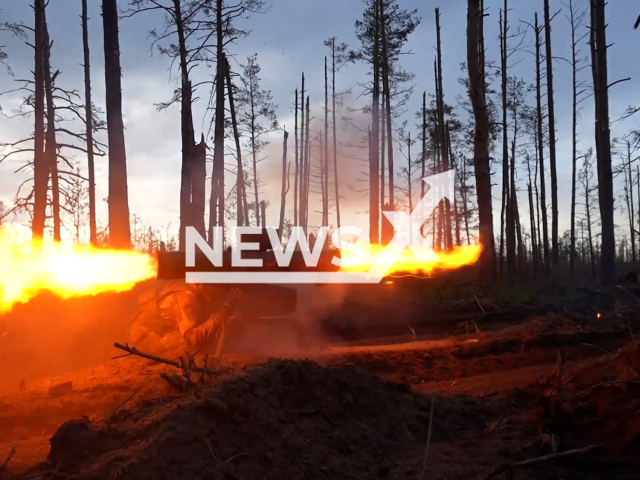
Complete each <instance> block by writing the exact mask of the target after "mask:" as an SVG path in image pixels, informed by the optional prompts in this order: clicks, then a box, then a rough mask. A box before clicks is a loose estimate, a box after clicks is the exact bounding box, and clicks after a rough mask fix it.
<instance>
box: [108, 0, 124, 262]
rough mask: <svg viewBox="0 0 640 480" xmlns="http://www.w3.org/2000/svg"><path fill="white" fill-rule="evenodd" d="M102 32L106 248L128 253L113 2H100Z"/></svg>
mask: <svg viewBox="0 0 640 480" xmlns="http://www.w3.org/2000/svg"><path fill="white" fill-rule="evenodd" d="M102 22H103V28H104V75H105V88H106V95H105V97H106V104H107V129H108V143H109V244H110V245H111V246H112V247H113V248H119V249H127V250H128V249H130V248H131V231H130V226H129V194H128V187H127V156H126V149H125V142H124V122H123V120H122V85H121V80H120V79H121V77H122V72H121V69H120V41H119V35H118V5H117V0H102Z"/></svg>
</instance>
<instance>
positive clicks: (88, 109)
mask: <svg viewBox="0 0 640 480" xmlns="http://www.w3.org/2000/svg"><path fill="white" fill-rule="evenodd" d="M88 24H89V17H88V13H87V0H82V50H83V54H84V65H83V67H84V101H85V107H84V109H85V116H84V121H85V125H86V136H87V167H88V170H89V241H90V242H91V245H95V244H96V180H95V179H96V174H95V165H94V159H93V107H92V102H91V59H90V55H89V25H88Z"/></svg>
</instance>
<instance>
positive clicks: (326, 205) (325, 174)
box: [322, 56, 329, 226]
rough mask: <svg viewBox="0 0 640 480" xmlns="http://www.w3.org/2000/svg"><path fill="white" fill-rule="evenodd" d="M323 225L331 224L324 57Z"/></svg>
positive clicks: (327, 73)
mask: <svg viewBox="0 0 640 480" xmlns="http://www.w3.org/2000/svg"><path fill="white" fill-rule="evenodd" d="M322 177H323V189H322V198H323V203H322V225H323V226H328V225H329V71H328V64H327V57H326V56H325V57H324V155H323V157H322Z"/></svg>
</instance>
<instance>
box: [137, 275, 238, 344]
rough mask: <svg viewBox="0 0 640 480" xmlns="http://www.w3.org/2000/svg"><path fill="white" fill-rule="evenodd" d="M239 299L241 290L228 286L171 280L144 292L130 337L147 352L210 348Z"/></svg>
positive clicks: (218, 338) (218, 336) (217, 338)
mask: <svg viewBox="0 0 640 480" xmlns="http://www.w3.org/2000/svg"><path fill="white" fill-rule="evenodd" d="M237 302H238V291H237V290H236V289H234V288H232V287H231V286H229V285H210V284H188V283H186V282H184V281H172V282H169V283H168V284H167V285H165V286H164V287H162V288H161V289H160V290H156V289H154V290H152V291H150V292H147V293H145V294H143V295H141V297H140V308H139V310H138V312H137V313H136V314H135V315H134V317H133V324H132V326H131V331H130V340H131V342H132V343H133V344H134V345H135V346H136V347H138V348H140V349H144V350H147V351H154V350H173V349H177V348H180V347H186V348H187V349H190V350H204V349H207V348H210V347H212V346H213V344H214V342H215V341H216V340H218V341H219V340H220V336H221V334H222V332H223V331H224V324H225V322H226V321H227V320H228V319H229V318H230V317H231V315H232V314H233V311H234V309H235V307H236V304H237ZM219 343H220V342H219Z"/></svg>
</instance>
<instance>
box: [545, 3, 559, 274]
mask: <svg viewBox="0 0 640 480" xmlns="http://www.w3.org/2000/svg"><path fill="white" fill-rule="evenodd" d="M544 43H545V49H546V61H547V111H548V115H549V125H548V126H549V169H550V172H551V262H552V263H553V264H554V265H557V264H558V263H559V261H560V256H559V251H558V248H559V247H558V175H557V173H556V120H555V106H554V103H553V55H552V54H551V15H550V13H549V0H544Z"/></svg>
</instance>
